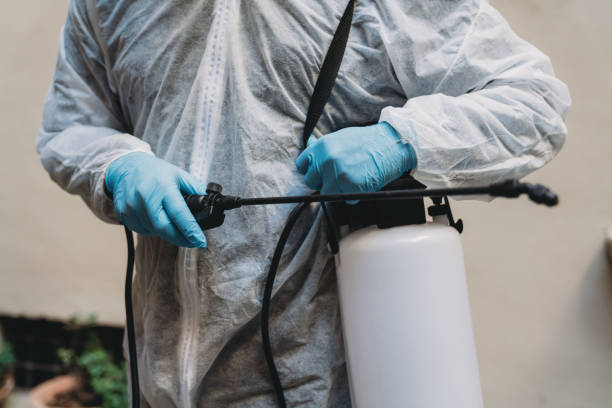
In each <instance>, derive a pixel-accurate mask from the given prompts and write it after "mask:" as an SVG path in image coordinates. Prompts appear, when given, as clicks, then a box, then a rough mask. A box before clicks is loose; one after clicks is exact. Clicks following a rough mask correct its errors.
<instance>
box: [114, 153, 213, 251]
mask: <svg viewBox="0 0 612 408" xmlns="http://www.w3.org/2000/svg"><path fill="white" fill-rule="evenodd" d="M104 183H105V186H106V189H107V190H108V191H109V192H110V193H111V194H112V195H113V202H114V205H115V212H116V214H117V216H118V217H119V220H120V221H121V222H122V223H123V224H124V225H125V226H127V227H128V228H129V229H131V230H132V231H136V232H138V233H139V234H142V235H159V236H160V237H161V238H163V239H165V240H166V241H168V242H170V243H172V244H174V245H176V246H181V247H187V248H194V247H199V248H206V238H205V237H204V233H203V232H202V230H201V228H200V226H199V225H198V223H197V222H196V220H195V218H194V217H193V215H192V214H191V212H190V211H189V208H187V204H185V200H184V198H183V195H182V193H184V194H206V187H205V186H204V185H203V184H202V183H201V182H199V181H198V180H197V179H196V178H195V177H193V176H192V175H190V174H189V173H187V172H186V171H184V170H182V169H180V168H178V167H176V166H174V165H173V164H170V163H168V162H166V161H164V160H161V159H158V158H157V157H155V156H153V155H150V154H147V153H142V152H134V153H128V154H126V155H124V156H121V157H119V158H118V159H115V160H114V161H113V162H111V164H110V166H108V169H107V170H106V176H105V178H104Z"/></svg>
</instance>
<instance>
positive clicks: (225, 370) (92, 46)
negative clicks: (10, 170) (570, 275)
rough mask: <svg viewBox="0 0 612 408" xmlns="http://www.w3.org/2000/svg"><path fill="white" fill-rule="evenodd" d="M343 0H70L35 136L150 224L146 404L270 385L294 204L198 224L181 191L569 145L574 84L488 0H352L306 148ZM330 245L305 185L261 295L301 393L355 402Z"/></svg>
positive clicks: (138, 302)
mask: <svg viewBox="0 0 612 408" xmlns="http://www.w3.org/2000/svg"><path fill="white" fill-rule="evenodd" d="M347 2H348V0H331V1H320V2H313V1H292V2H275V1H249V2H246V1H242V2H241V1H221V0H214V1H210V0H193V1H149V2H144V3H143V2H138V3H134V2H131V1H127V0H98V1H94V0H73V1H72V2H71V3H70V6H69V12H68V17H67V21H66V23H65V25H64V27H63V30H62V33H61V36H60V45H59V56H58V60H57V67H56V71H55V76H54V78H53V83H52V85H51V88H50V91H49V93H48V96H47V99H46V103H45V108H44V115H43V122H42V126H41V130H40V133H39V135H38V138H37V149H38V151H39V153H40V157H41V161H42V164H43V166H44V167H45V169H46V170H47V171H48V172H49V174H50V175H51V178H52V179H53V180H54V181H55V182H56V183H58V184H59V185H60V186H61V187H62V188H64V189H65V190H66V191H68V192H69V193H73V194H78V195H80V196H81V197H82V198H83V200H84V201H85V202H86V204H87V205H88V206H89V207H90V208H91V210H92V211H93V212H94V214H96V215H97V216H98V217H99V218H101V219H102V220H104V221H106V222H113V223H118V222H122V223H124V224H125V225H127V226H128V227H130V228H131V229H133V230H134V231H136V232H138V233H139V235H138V246H137V250H136V251H137V253H136V268H137V276H136V278H135V282H134V292H133V296H134V314H135V323H136V336H137V347H138V363H139V367H140V373H141V374H140V376H141V378H140V386H141V392H142V399H143V400H144V401H145V402H144V404H145V406H151V407H181V408H188V407H195V406H205V407H209V406H210V407H251V408H252V407H255V408H256V407H270V406H275V403H276V402H275V396H274V392H273V387H272V384H271V382H270V381H269V375H268V372H267V368H266V364H265V361H264V356H263V354H262V352H261V339H260V334H259V331H258V327H259V326H258V324H259V313H260V306H261V303H260V302H261V293H262V290H263V285H264V278H265V275H266V271H267V268H268V264H269V261H270V257H271V255H272V251H273V249H274V246H275V243H276V241H277V239H278V236H279V234H280V231H281V229H282V227H283V224H284V222H285V219H286V216H287V214H288V213H289V211H290V210H291V208H292V207H291V205H279V206H257V207H244V208H241V209H239V210H234V211H233V212H232V213H231V215H228V217H227V219H226V221H225V224H224V225H223V226H222V227H220V228H217V229H214V230H210V231H207V232H206V236H205V235H204V234H203V232H202V231H201V230H200V229H199V227H198V225H197V223H196V222H195V220H194V219H193V217H192V216H191V214H190V213H189V212H188V210H187V208H186V206H185V203H184V201H182V200H181V198H182V197H181V194H182V193H183V194H184V193H204V189H205V187H204V186H205V183H206V182H208V181H215V182H218V183H221V184H222V185H223V186H224V191H225V192H227V193H228V194H235V195H240V196H243V197H257V196H277V195H291V194H308V193H309V192H310V191H311V188H312V189H320V190H322V191H324V192H351V191H371V190H375V189H378V188H380V187H381V186H382V185H384V183H386V182H388V181H390V180H393V179H394V178H396V177H398V176H399V175H400V174H401V173H402V172H405V171H410V172H411V175H412V176H413V177H414V178H415V179H416V180H418V181H419V182H421V183H423V184H425V185H427V186H429V187H459V186H468V185H482V184H488V183H491V182H497V181H501V180H503V179H506V178H520V177H523V176H525V175H527V174H528V173H530V172H532V171H533V170H535V169H537V168H540V167H541V166H543V165H544V164H546V163H547V162H548V161H549V160H551V159H552V158H553V157H554V156H555V154H556V153H557V152H558V151H559V149H560V148H561V147H562V145H563V143H564V140H565V136H566V133H567V130H566V126H565V124H564V118H565V115H566V113H567V111H568V108H569V106H570V97H569V93H568V89H567V87H566V86H565V85H564V84H563V83H562V82H561V81H559V80H558V79H557V78H556V77H555V75H554V73H553V70H552V67H551V64H550V61H549V59H548V58H547V57H546V56H545V55H544V54H542V53H541V52H540V51H539V50H537V49H536V48H535V47H534V46H532V45H530V44H529V43H527V42H526V41H524V40H522V39H521V38H519V37H518V36H517V35H516V34H515V33H514V32H513V31H512V30H511V28H510V27H509V26H508V24H507V23H506V21H505V20H504V19H503V17H502V16H501V15H500V14H499V13H498V12H497V11H496V10H495V9H494V8H493V7H492V6H490V5H489V4H488V3H487V1H485V0H458V1H431V0H405V1H397V0H378V1H374V0H358V1H357V2H356V6H355V9H354V18H353V23H352V28H351V32H350V37H349V41H348V45H347V48H346V52H345V56H344V60H343V62H342V65H341V68H340V71H339V74H338V78H337V81H336V85H335V88H334V90H333V92H332V95H331V97H330V100H329V102H328V104H327V105H326V108H325V111H324V113H323V115H322V117H321V119H320V120H319V122H318V124H317V126H316V129H315V131H314V136H313V138H311V140H310V141H309V146H308V147H307V148H306V150H305V151H303V149H304V148H305V146H303V145H302V142H301V132H302V129H303V126H304V120H305V117H306V111H307V109H308V104H309V101H310V97H311V95H312V91H313V88H314V84H315V82H316V79H317V75H318V73H319V70H320V64H321V62H322V60H323V58H324V56H325V53H326V50H327V47H328V46H329V44H330V41H331V38H332V36H333V34H334V32H335V30H336V27H337V25H338V22H339V19H340V16H341V15H342V13H343V11H344V8H345V7H346V4H347ZM372 123H374V125H372ZM302 152H303V153H302ZM298 158H299V159H298ZM296 159H298V160H297V164H296ZM326 244H327V241H326V228H325V222H324V216H323V215H322V211H321V209H320V207H319V206H314V205H313V206H312V207H311V209H310V211H309V212H308V213H307V214H306V215H305V216H304V217H303V218H302V219H301V220H300V221H299V222H298V225H297V226H296V229H295V230H294V232H293V234H292V236H291V237H290V239H289V242H288V244H287V247H286V249H285V255H284V256H283V259H282V261H281V266H280V268H279V271H278V275H277V280H276V285H275V291H274V295H273V302H272V309H271V316H270V322H271V338H272V345H273V349H274V354H275V359H276V365H277V367H278V370H279V372H280V375H281V378H282V381H283V386H284V388H285V394H286V398H287V401H288V405H289V406H309V407H334V408H337V407H348V406H350V400H349V391H348V385H347V373H346V367H345V360H344V353H343V344H342V337H341V327H340V326H341V325H340V315H339V308H338V298H337V287H336V280H335V274H334V272H335V270H334V263H333V259H332V256H331V254H330V253H329V251H328V250H327V248H326Z"/></svg>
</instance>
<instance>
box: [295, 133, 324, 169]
mask: <svg viewBox="0 0 612 408" xmlns="http://www.w3.org/2000/svg"><path fill="white" fill-rule="evenodd" d="M318 141H319V139H317V138H316V137H315V136H314V135H310V137H309V138H308V141H307V142H306V149H305V150H304V151H303V152H302V153H301V154H300V155H299V156H298V158H297V159H296V160H295V166H296V167H297V169H298V171H299V172H300V173H302V174H306V172H307V171H308V167H309V166H310V165H311V164H312V161H313V160H312V159H313V154H312V149H313V148H314V145H315V144H316V143H317V142H318Z"/></svg>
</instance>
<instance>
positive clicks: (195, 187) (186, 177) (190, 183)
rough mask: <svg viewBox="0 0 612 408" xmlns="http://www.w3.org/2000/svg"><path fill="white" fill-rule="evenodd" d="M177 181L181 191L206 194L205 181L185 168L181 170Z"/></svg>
mask: <svg viewBox="0 0 612 408" xmlns="http://www.w3.org/2000/svg"><path fill="white" fill-rule="evenodd" d="M177 181H178V186H179V189H180V190H181V193H184V194H199V195H204V194H206V186H205V185H204V183H202V182H201V181H200V180H198V179H197V178H195V177H194V176H192V175H191V174H189V173H187V172H186V171H184V170H181V171H180V172H179V174H178V179H177Z"/></svg>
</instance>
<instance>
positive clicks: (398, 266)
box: [337, 222, 482, 408]
mask: <svg viewBox="0 0 612 408" xmlns="http://www.w3.org/2000/svg"><path fill="white" fill-rule="evenodd" d="M337 276H338V285H339V291H340V307H341V312H342V326H343V332H344V343H345V348H346V357H347V364H348V370H349V381H350V389H351V400H352V405H353V407H355V408H481V407H482V392H481V388H480V377H479V374H478V361H477V358H476V347H475V343H474V335H473V331H472V321H471V317H470V306H469V300H468V291H467V284H466V277H465V267H464V262H463V253H462V249H461V241H460V239H459V234H458V233H457V231H456V230H455V229H454V228H451V227H449V226H448V225H446V224H439V223H431V222H428V223H426V224H423V225H408V226H401V227H394V228H389V229H379V228H377V227H376V226H371V227H367V228H364V229H361V230H358V231H356V232H353V233H351V234H349V235H348V236H346V237H345V238H343V239H342V240H341V241H340V252H339V254H338V257H337Z"/></svg>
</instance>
